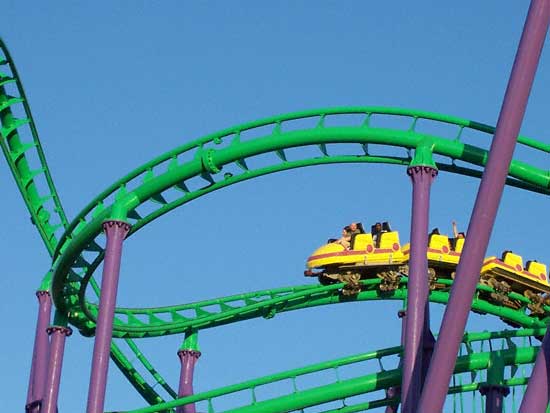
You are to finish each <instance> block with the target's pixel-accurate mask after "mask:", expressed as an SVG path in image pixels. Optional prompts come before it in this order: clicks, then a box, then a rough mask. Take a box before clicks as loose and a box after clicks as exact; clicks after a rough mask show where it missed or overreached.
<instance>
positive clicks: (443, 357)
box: [418, 0, 550, 413]
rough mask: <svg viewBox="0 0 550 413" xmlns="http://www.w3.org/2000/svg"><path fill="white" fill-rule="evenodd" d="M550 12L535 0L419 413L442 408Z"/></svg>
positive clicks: (543, 0) (542, 0) (547, 4)
mask: <svg viewBox="0 0 550 413" xmlns="http://www.w3.org/2000/svg"><path fill="white" fill-rule="evenodd" d="M549 14H550V1H549V0H532V2H531V6H530V7H529V13H528V15H527V20H526V22H525V26H524V29H523V34H522V36H521V40H520V44H519V48H518V52H517V54H516V59H515V61H514V66H513V68H512V74H511V75H510V81H509V83H508V88H507V90H506V94H505V96H504V102H503V104H502V108H501V112H500V116H499V119H498V123H497V127H496V131H495V136H494V138H493V142H492V144H491V151H490V153H489V159H488V161H487V167H486V168H485V172H484V173H483V178H482V180H481V184H480V186H479V191H478V194H477V198H476V202H475V206H474V209H473V212H472V217H471V220H470V225H469V227H468V234H467V237H466V242H465V245H464V250H463V252H462V259H461V260H460V263H459V265H458V267H457V272H456V278H455V282H454V284H453V287H452V289H451V294H450V298H449V302H448V304H447V308H446V309H445V314H444V316H443V321H442V324H441V330H440V334H439V337H438V340H437V342H436V344H435V349H434V354H433V356H432V361H431V364H430V368H429V370H428V375H427V377H426V384H425V386H424V390H423V392H422V396H421V398H420V403H419V409H418V411H419V412H422V413H438V412H441V411H442V408H443V404H444V402H445V397H446V395H447V389H448V385H449V382H450V379H451V375H452V372H453V368H454V365H455V361H456V356H457V354H458V348H459V345H460V340H461V339H462V335H463V333H464V328H465V326H466V321H467V319H468V314H469V311H470V306H471V303H472V298H473V295H474V292H475V288H476V284H477V281H478V279H479V271H480V269H481V265H482V263H483V258H484V255H485V252H486V250H487V244H488V242H489V237H490V235H491V231H492V229H493V224H494V220H495V216H496V212H497V209H498V204H499V202H500V198H501V196H502V191H503V188H504V183H505V180H506V176H507V174H508V168H509V165H510V161H511V159H512V155H513V152H514V146H515V143H516V140H517V135H518V133H519V128H520V126H521V121H522V119H523V115H524V113H525V107H526V106H527V100H528V97H529V92H530V91H531V86H532V84H533V79H534V77H535V72H536V68H537V65H538V61H539V57H540V53H541V50H542V45H543V43H544V37H545V34H546V30H547V28H548V20H549Z"/></svg>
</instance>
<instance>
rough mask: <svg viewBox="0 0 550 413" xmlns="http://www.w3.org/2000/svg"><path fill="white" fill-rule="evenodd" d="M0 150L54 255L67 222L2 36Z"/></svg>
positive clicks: (136, 378) (124, 364) (142, 388)
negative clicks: (0, 149)
mask: <svg viewBox="0 0 550 413" xmlns="http://www.w3.org/2000/svg"><path fill="white" fill-rule="evenodd" d="M0 146H1V148H2V152H3V153H4V156H5V158H6V161H7V163H8V165H9V167H10V170H11V172H12V174H13V177H14V178H15V182H16V183H17V186H18V188H19V191H20V192H21V195H22V197H23V200H24V202H25V205H26V206H27V210H28V211H29V213H30V216H31V222H32V223H33V224H34V226H35V227H36V229H37V230H38V232H39V234H40V236H41V238H42V241H43V242H44V244H45V246H46V249H47V251H48V252H49V254H50V255H51V256H53V254H54V251H55V248H56V246H57V244H58V242H59V236H60V235H61V233H60V231H61V228H63V229H65V230H66V229H67V228H68V227H69V222H68V220H67V217H66V215H65V212H64V210H63V207H62V205H61V200H60V199H59V196H58V194H57V190H56V189H55V185H54V183H53V179H52V176H51V173H50V170H49V168H48V165H47V163H46V158H45V156H44V151H43V150H42V146H41V144H40V139H39V137H38V131H37V128H36V124H35V122H34V119H33V117H32V113H31V110H30V106H29V103H28V100H27V97H26V95H25V91H24V89H23V84H22V83H21V80H20V78H19V75H18V73H17V68H16V67H15V63H14V62H13V59H12V57H11V55H10V53H9V50H8V49H7V47H6V45H5V44H4V42H3V40H2V39H1V38H0ZM50 281H51V274H50V273H48V274H46V276H45V277H44V279H43V281H42V283H41V285H40V289H41V290H49V289H50ZM91 284H92V287H93V289H94V292H95V293H96V295H97V296H98V297H99V287H98V286H97V284H96V283H95V282H94V280H93V279H91ZM127 343H128V345H129V347H131V348H133V347H135V345H134V344H133V343H132V342H131V340H127ZM134 352H135V351H134ZM111 357H112V359H113V361H114V362H115V363H116V364H117V365H118V366H119V367H121V371H122V372H123V374H124V375H125V376H126V377H127V378H128V379H129V381H130V383H131V384H132V385H133V386H134V387H135V388H136V389H137V390H138V392H139V393H140V394H141V395H142V396H143V397H144V398H145V400H146V401H148V402H149V403H158V402H161V401H163V399H162V397H160V396H159V395H158V394H157V392H156V391H155V390H154V389H153V386H151V385H150V384H148V383H147V382H146V381H145V379H144V378H143V377H142V376H141V375H140V374H139V373H138V372H137V371H136V370H135V368H133V366H132V365H131V363H130V361H129V360H128V358H127V357H126V356H125V355H124V354H123V352H122V351H121V350H120V348H119V347H117V346H116V345H115V344H113V345H112V347H111ZM140 361H142V363H143V364H144V367H145V368H146V369H147V370H148V371H149V373H150V374H151V375H152V376H153V377H154V378H155V380H156V382H157V383H158V384H160V385H161V386H162V387H163V388H164V389H165V390H166V391H167V392H168V393H169V394H171V395H172V396H175V395H176V393H175V392H174V390H173V389H171V388H170V387H169V386H168V385H167V384H166V382H165V381H164V379H163V378H162V377H160V375H158V373H157V372H156V371H155V370H154V369H153V368H152V366H150V363H148V361H147V360H146V359H144V358H143V357H142V358H140Z"/></svg>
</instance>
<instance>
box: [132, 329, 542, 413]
mask: <svg viewBox="0 0 550 413" xmlns="http://www.w3.org/2000/svg"><path fill="white" fill-rule="evenodd" d="M489 334H496V335H498V333H489ZM400 351H401V348H400V347H393V348H389V349H384V350H380V351H376V352H371V353H365V354H361V355H356V356H351V357H347V358H341V359H337V360H333V361H330V362H323V363H319V364H316V365H312V366H308V367H304V368H301V369H294V370H290V371H286V372H283V373H278V374H275V375H271V376H266V377H262V378H260V379H256V380H250V381H247V382H244V383H240V384H237V385H231V386H226V387H224V388H221V389H216V390H212V391H208V392H204V393H200V394H196V395H193V396H187V397H184V398H180V399H176V400H174V401H170V402H166V403H161V404H158V405H156V406H150V407H146V408H143V409H136V410H131V411H128V412H127V413H153V412H156V411H160V410H167V409H173V408H175V407H177V406H181V405H184V404H188V403H197V402H200V401H208V405H209V406H213V403H212V401H213V400H214V399H217V398H221V397H223V396H226V395H229V394H232V393H236V392H241V391H243V390H249V391H251V400H250V403H249V404H247V405H243V406H240V407H238V408H235V409H230V410H223V411H225V412H232V413H233V412H234V413H237V412H239V413H243V412H246V413H256V412H258V413H259V412H262V413H267V412H273V413H275V412H286V411H294V410H299V409H304V408H307V407H310V406H315V405H320V404H323V403H327V402H332V401H335V400H343V399H345V398H347V397H352V396H355V395H358V394H365V393H370V392H374V391H377V390H381V389H387V388H388V387H390V386H395V385H398V384H399V381H400V376H401V371H400V370H399V369H392V370H385V371H384V370H381V371H379V372H377V373H374V374H369V375H366V376H360V377H356V378H352V379H347V380H336V381H335V382H334V383H332V384H328V385H325V386H320V387H314V388H310V389H304V390H295V391H293V392H291V393H288V394H286V395H283V396H280V397H276V398H273V399H269V400H263V401H257V400H255V399H254V398H253V397H252V392H253V389H256V388H258V387H260V386H262V385H266V384H271V383H274V382H280V381H284V380H289V379H296V378H297V377H299V376H302V375H305V374H311V373H314V372H319V371H321V370H328V369H334V368H335V367H336V368H337V367H341V366H345V365H349V364H355V363H361V362H364V361H367V360H372V359H380V358H383V357H388V356H395V355H397V354H399V353H400ZM537 351H538V347H533V346H529V347H524V348H518V347H514V348H511V349H508V350H499V351H490V352H478V353H473V354H468V355H466V356H461V357H459V358H458V359H457V364H456V368H455V374H460V373H464V372H469V371H481V370H485V369H487V368H490V367H491V361H492V360H493V361H494V360H495V358H498V359H499V363H502V365H503V366H510V365H523V364H527V363H532V362H533V360H534V359H535V357H536V354H537ZM503 382H504V384H505V385H508V386H517V385H522V384H524V383H525V379H524V378H514V377H510V378H508V379H506V380H504V381H503ZM480 384H481V383H480V382H474V383H468V384H465V385H459V386H454V387H452V388H451V389H450V390H449V392H450V393H458V392H471V391H474V390H477V389H478V388H479V385H480ZM393 401H395V399H385V400H376V401H373V402H368V403H362V404H360V405H358V406H356V407H359V406H362V408H363V409H365V410H367V409H370V408H373V407H378V406H383V405H387V404H389V403H391V402H393ZM350 408H351V407H350ZM212 411H213V412H215V411H216V410H215V409H212ZM329 411H330V410H329ZM350 411H354V410H350Z"/></svg>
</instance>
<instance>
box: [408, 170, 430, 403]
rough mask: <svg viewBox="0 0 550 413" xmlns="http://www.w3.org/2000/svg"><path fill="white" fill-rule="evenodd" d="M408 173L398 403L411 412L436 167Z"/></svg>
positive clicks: (417, 387) (416, 393)
mask: <svg viewBox="0 0 550 413" xmlns="http://www.w3.org/2000/svg"><path fill="white" fill-rule="evenodd" d="M407 173H408V174H409V176H410V177H411V180H412V184H413V200H412V213H411V216H412V219H411V252H410V254H411V256H410V259H409V282H408V285H407V288H408V295H407V318H406V320H407V326H406V334H405V343H404V347H405V348H404V359H403V378H402V381H401V404H402V405H403V408H402V412H403V413H412V412H415V411H416V406H417V404H418V399H419V398H420V391H421V379H422V353H423V348H424V340H423V338H424V326H425V315H426V310H427V309H428V307H427V305H426V304H427V302H428V294H429V285H428V259H427V256H426V254H427V249H428V221H429V212H430V187H431V184H432V181H433V179H434V178H435V176H436V175H437V170H436V169H434V168H432V167H429V166H412V167H410V168H409V169H408V170H407ZM428 311H429V310H428ZM428 317H429V315H428ZM428 328H429V326H428Z"/></svg>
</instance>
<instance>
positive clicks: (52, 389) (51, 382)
mask: <svg viewBox="0 0 550 413" xmlns="http://www.w3.org/2000/svg"><path fill="white" fill-rule="evenodd" d="M48 334H50V335H51V336H52V339H51V346H50V363H49V365H48V374H47V378H46V390H45V392H44V399H43V402H42V407H41V409H40V412H41V413H56V411H57V397H58V395H59V381H60V379H61V367H62V366H63V352H64V351H65V338H66V337H68V336H70V335H71V334H72V330H71V329H70V328H69V327H62V326H52V327H49V328H48Z"/></svg>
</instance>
